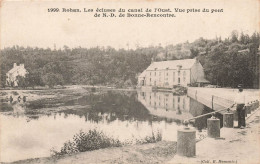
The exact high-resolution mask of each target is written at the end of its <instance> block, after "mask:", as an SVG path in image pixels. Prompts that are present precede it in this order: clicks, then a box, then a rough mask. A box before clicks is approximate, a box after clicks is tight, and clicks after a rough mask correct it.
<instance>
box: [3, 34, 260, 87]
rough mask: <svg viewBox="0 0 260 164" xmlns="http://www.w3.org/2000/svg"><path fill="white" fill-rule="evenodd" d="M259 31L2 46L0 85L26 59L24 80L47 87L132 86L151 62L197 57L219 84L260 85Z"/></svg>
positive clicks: (24, 85)
mask: <svg viewBox="0 0 260 164" xmlns="http://www.w3.org/2000/svg"><path fill="white" fill-rule="evenodd" d="M259 40H260V37H259V33H254V34H252V35H251V36H249V35H248V34H244V33H241V34H238V32H236V31H233V32H232V33H231V35H230V37H229V38H225V39H222V38H220V37H216V38H215V39H204V38H199V39H198V40H195V41H194V42H192V43H189V42H186V43H181V44H177V45H168V46H166V47H162V46H161V45H158V46H150V47H137V48H136V49H135V50H133V49H130V50H125V49H119V50H116V49H114V48H112V47H94V48H81V47H78V48H69V47H68V46H64V48H63V49H62V50H61V49H59V50H51V49H50V48H47V49H43V48H38V47H36V48H32V47H27V48H24V47H20V46H13V47H9V48H4V49H2V50H1V56H0V58H1V60H0V63H1V69H0V70H1V73H0V74H1V79H0V81H1V87H5V79H6V77H5V76H6V72H7V71H8V70H10V69H11V68H12V66H13V63H18V64H20V63H24V64H25V68H26V69H27V70H28V71H29V74H28V75H27V76H26V77H25V79H24V80H22V79H21V78H23V77H19V78H20V80H19V81H20V82H19V85H20V86H21V87H26V86H44V85H49V86H50V87H53V86H55V85H64V84H89V85H110V86H117V87H124V86H132V85H136V83H137V76H138V74H140V73H141V72H142V71H143V70H145V69H146V68H147V67H148V66H149V65H150V64H151V62H152V59H154V60H155V61H161V60H172V59H186V58H194V57H197V58H198V59H199V60H200V61H201V63H202V65H203V67H204V68H205V73H206V78H207V79H208V80H209V81H210V82H211V83H212V84H215V85H220V86H222V87H234V86H236V85H237V84H238V83H243V84H244V85H245V86H246V87H251V88H252V87H255V88H256V87H258V83H259V55H258V54H257V53H258V47H259V42H260V41H259Z"/></svg>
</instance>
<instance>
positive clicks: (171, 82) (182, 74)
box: [138, 58, 209, 88]
mask: <svg viewBox="0 0 260 164" xmlns="http://www.w3.org/2000/svg"><path fill="white" fill-rule="evenodd" d="M194 83H197V84H198V85H201V84H203V83H209V81H207V80H206V79H205V75H204V69H203V67H202V65H201V64H200V62H199V61H198V60H197V59H196V58H195V59H184V60H169V61H160V62H153V63H151V65H150V66H149V67H148V68H147V69H146V70H144V71H143V72H142V73H141V74H140V75H139V76H138V85H139V86H156V87H164V88H172V87H173V86H175V85H180V86H187V85H190V84H194Z"/></svg>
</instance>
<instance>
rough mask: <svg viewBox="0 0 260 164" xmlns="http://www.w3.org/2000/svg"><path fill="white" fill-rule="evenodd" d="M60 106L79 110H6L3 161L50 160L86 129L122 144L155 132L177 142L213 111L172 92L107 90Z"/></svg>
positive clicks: (197, 127)
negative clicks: (186, 126) (188, 122)
mask: <svg viewBox="0 0 260 164" xmlns="http://www.w3.org/2000/svg"><path fill="white" fill-rule="evenodd" d="M61 101H62V100H61ZM59 103H60V104H62V106H65V107H66V106H70V107H71V106H75V107H77V108H76V109H73V108H72V109H71V108H68V109H66V110H62V111H55V110H54V111H53V112H52V113H50V114H45V115H44V114H37V113H36V114H34V115H32V114H26V113H23V112H21V111H23V109H19V110H21V111H17V109H15V110H14V111H9V112H1V115H0V117H1V119H0V123H1V128H2V129H1V137H2V138H1V143H0V144H1V158H2V160H3V161H5V162H10V161H16V160H22V159H27V158H36V157H46V156H50V150H51V149H52V148H54V149H55V150H59V149H60V148H61V147H62V146H63V143H64V142H66V141H68V140H71V139H72V138H73V136H74V135H75V134H76V133H78V132H79V131H80V130H83V131H88V130H90V129H94V128H95V129H98V130H101V131H103V132H104V133H106V134H107V135H109V136H111V137H113V138H117V139H119V140H120V141H129V140H135V139H142V138H144V137H146V136H151V134H152V132H154V133H157V132H159V133H161V134H162V139H163V140H167V141H176V139H177V129H178V128H180V127H181V126H182V125H181V122H182V121H183V120H184V119H189V118H192V117H195V116H199V115H202V114H205V113H208V112H211V111H212V110H211V109H210V108H208V107H206V106H204V105H203V104H201V103H199V102H197V101H195V100H194V99H192V98H189V97H188V96H187V95H181V96H180V95H174V94H173V93H170V92H143V91H138V92H133V91H128V92H123V91H102V92H96V93H92V94H90V95H87V96H82V97H79V98H76V99H72V100H68V101H65V102H63V103H61V102H60V101H59ZM209 117H210V116H206V117H202V118H200V119H197V120H195V121H194V122H193V123H192V126H194V127H195V128H196V129H197V130H198V132H199V131H201V130H203V129H205V128H206V127H207V125H206V122H207V118H209ZM219 117H220V118H221V116H219ZM221 119H222V118H221ZM3 125H8V126H3Z"/></svg>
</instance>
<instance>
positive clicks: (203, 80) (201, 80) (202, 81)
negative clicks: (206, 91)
mask: <svg viewBox="0 0 260 164" xmlns="http://www.w3.org/2000/svg"><path fill="white" fill-rule="evenodd" d="M197 83H210V82H209V81H208V80H206V79H205V78H203V77H200V78H199V79H198V80H197Z"/></svg>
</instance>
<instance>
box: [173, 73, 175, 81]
mask: <svg viewBox="0 0 260 164" xmlns="http://www.w3.org/2000/svg"><path fill="white" fill-rule="evenodd" d="M173 82H175V72H173Z"/></svg>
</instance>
